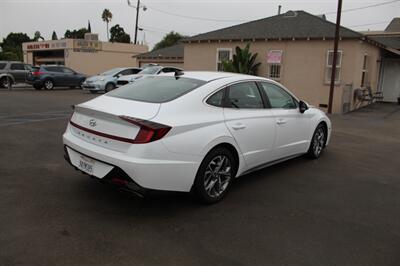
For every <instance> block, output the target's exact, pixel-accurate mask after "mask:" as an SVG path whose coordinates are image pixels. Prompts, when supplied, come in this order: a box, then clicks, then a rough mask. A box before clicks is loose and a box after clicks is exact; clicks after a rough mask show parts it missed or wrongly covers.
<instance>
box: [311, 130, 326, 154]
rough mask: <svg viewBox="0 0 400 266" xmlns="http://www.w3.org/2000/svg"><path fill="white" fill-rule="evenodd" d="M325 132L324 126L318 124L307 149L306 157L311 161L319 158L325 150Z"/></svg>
mask: <svg viewBox="0 0 400 266" xmlns="http://www.w3.org/2000/svg"><path fill="white" fill-rule="evenodd" d="M326 134H327V130H326V127H325V125H324V124H319V125H318V126H317V128H316V129H315V131H314V135H313V137H312V139H311V143H310V148H309V149H308V152H307V155H308V157H310V158H312V159H317V158H319V157H320V156H321V153H322V151H323V150H324V148H325V144H326V139H327V135H326Z"/></svg>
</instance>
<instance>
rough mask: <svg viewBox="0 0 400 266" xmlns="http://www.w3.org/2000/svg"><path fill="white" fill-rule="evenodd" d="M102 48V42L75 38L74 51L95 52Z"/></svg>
mask: <svg viewBox="0 0 400 266" xmlns="http://www.w3.org/2000/svg"><path fill="white" fill-rule="evenodd" d="M100 50H101V42H99V41H89V40H81V39H78V40H74V52H87V53H95V52H97V51H100Z"/></svg>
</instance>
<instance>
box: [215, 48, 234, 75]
mask: <svg viewBox="0 0 400 266" xmlns="http://www.w3.org/2000/svg"><path fill="white" fill-rule="evenodd" d="M229 60H232V48H218V49H217V71H224V66H223V64H222V62H224V61H229Z"/></svg>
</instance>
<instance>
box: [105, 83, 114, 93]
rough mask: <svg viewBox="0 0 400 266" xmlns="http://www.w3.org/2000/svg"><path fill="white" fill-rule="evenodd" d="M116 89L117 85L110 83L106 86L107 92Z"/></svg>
mask: <svg viewBox="0 0 400 266" xmlns="http://www.w3.org/2000/svg"><path fill="white" fill-rule="evenodd" d="M114 89H115V84H114V83H111V82H110V83H107V84H106V87H105V89H104V91H105V92H109V91H112V90H114Z"/></svg>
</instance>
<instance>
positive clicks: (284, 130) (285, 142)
mask: <svg viewBox="0 0 400 266" xmlns="http://www.w3.org/2000/svg"><path fill="white" fill-rule="evenodd" d="M259 85H260V88H261V89H262V90H263V92H264V93H265V95H266V96H267V99H268V101H269V105H270V106H271V111H272V113H273V115H274V117H275V125H276V138H275V144H274V154H275V159H281V158H285V157H289V156H292V155H297V154H301V153H304V152H306V151H307V149H308V146H309V140H308V139H307V138H308V132H309V128H310V117H309V116H308V115H307V114H302V113H300V111H299V108H298V103H297V100H296V99H295V98H294V97H293V96H292V95H291V94H290V93H289V92H287V91H286V90H285V89H284V88H282V87H280V86H278V85H277V84H274V83H271V82H259Z"/></svg>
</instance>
